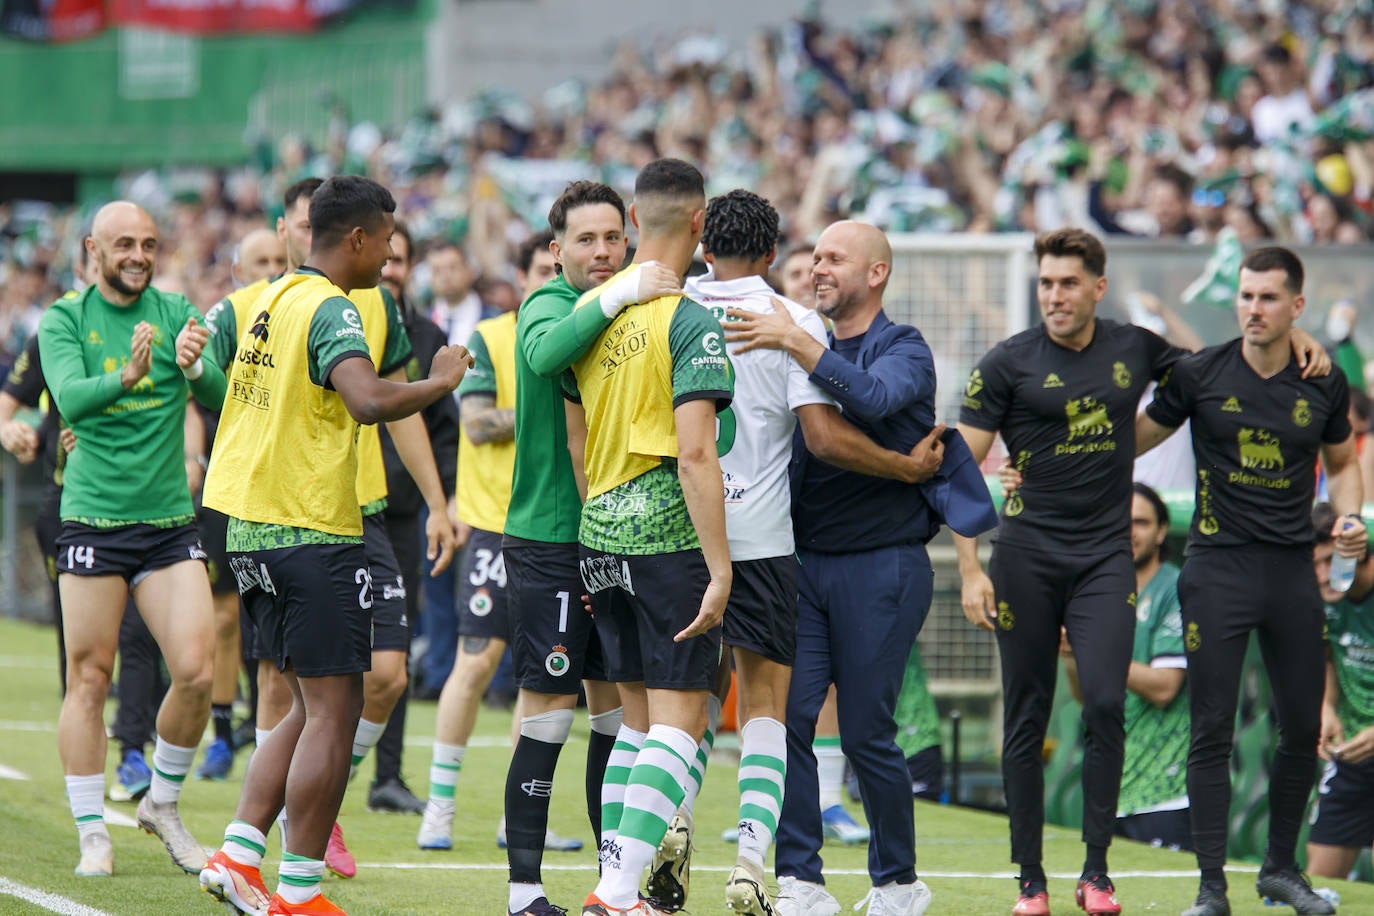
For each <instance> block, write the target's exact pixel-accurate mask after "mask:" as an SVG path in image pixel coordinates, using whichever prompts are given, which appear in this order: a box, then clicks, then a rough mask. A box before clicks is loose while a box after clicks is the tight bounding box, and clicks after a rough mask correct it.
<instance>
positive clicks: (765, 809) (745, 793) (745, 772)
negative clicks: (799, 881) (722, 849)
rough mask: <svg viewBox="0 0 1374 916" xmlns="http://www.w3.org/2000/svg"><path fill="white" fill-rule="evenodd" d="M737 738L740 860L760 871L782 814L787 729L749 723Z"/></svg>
mask: <svg viewBox="0 0 1374 916" xmlns="http://www.w3.org/2000/svg"><path fill="white" fill-rule="evenodd" d="M739 738H740V744H739V748H740V761H739V856H740V858H741V859H746V860H748V861H750V862H754V863H755V864H757V865H758V866H759V867H762V866H763V860H764V857H765V855H766V854H767V852H768V847H769V846H770V845H772V843H773V835H774V834H775V833H777V832H778V816H779V815H780V814H781V813H782V792H783V784H784V783H785V781H786V778H787V728H786V727H785V726H784V725H783V724H782V723H781V722H779V721H778V720H777V719H768V718H762V717H760V718H757V719H750V720H749V721H748V722H746V723H745V724H744V727H743V728H742V729H740V733H739Z"/></svg>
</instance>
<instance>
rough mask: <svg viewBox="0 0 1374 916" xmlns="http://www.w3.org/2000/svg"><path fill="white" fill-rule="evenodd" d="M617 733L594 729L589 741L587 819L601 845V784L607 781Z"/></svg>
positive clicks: (595, 840)
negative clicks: (608, 762) (606, 732)
mask: <svg viewBox="0 0 1374 916" xmlns="http://www.w3.org/2000/svg"><path fill="white" fill-rule="evenodd" d="M613 747H615V735H603V734H601V733H600V732H597V731H594V732H592V733H591V736H590V737H589V738H588V741H587V820H589V821H591V824H592V840H593V841H594V842H595V843H596V845H597V846H598V847H600V845H601V784H602V783H603V782H605V781H606V761H607V760H610V759H611V748H613Z"/></svg>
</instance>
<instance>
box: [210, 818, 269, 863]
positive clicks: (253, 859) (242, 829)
mask: <svg viewBox="0 0 1374 916" xmlns="http://www.w3.org/2000/svg"><path fill="white" fill-rule="evenodd" d="M220 851H221V852H223V853H224V854H225V855H226V856H228V857H229V858H231V859H233V860H234V861H235V862H237V863H239V864H240V865H247V866H248V867H250V868H261V867H262V857H263V854H264V853H266V852H267V837H265V836H263V835H262V831H261V830H259V829H258V828H256V827H254V826H253V825H252V824H250V823H248V822H247V821H230V822H229V826H228V827H225V828H224V845H223V846H221V847H220Z"/></svg>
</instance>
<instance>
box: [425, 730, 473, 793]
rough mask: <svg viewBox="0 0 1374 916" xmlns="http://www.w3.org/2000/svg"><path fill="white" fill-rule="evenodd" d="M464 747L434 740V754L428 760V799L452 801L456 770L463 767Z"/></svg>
mask: <svg viewBox="0 0 1374 916" xmlns="http://www.w3.org/2000/svg"><path fill="white" fill-rule="evenodd" d="M466 751H467V748H466V747H463V746H462V745H458V744H440V743H439V742H438V741H436V742H434V756H433V757H431V758H430V761H429V797H430V800H431V801H433V800H436V799H437V800H440V801H443V800H447V801H448V802H449V803H450V804H452V803H453V790H454V787H455V786H457V785H458V772H459V771H460V770H462V769H463V754H464V753H465V752H466Z"/></svg>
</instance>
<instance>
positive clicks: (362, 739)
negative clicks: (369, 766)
mask: <svg viewBox="0 0 1374 916" xmlns="http://www.w3.org/2000/svg"><path fill="white" fill-rule="evenodd" d="M385 730H386V723H385V722H369V721H368V720H366V719H359V720H358V729H357V731H355V732H354V733H353V757H352V760H351V761H350V763H349V767H348V778H349V779H352V778H353V775H354V774H355V773H357V772H358V764H360V763H362V762H363V758H364V757H366V756H367V755H368V752H369V751H371V750H372V749H373V748H374V747H376V746H377V742H378V741H381V740H382V732H383V731H385Z"/></svg>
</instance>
